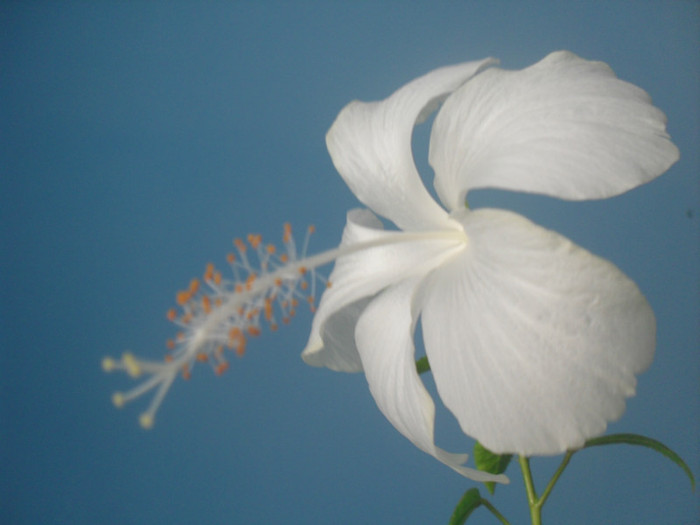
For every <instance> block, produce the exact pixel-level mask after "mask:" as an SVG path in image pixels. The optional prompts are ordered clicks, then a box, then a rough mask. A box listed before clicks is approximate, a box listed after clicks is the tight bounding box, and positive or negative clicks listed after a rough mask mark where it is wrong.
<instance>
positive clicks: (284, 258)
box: [280, 253, 289, 263]
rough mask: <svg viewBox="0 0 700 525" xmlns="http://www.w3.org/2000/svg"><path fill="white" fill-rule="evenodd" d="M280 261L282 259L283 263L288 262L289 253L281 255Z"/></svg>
mask: <svg viewBox="0 0 700 525" xmlns="http://www.w3.org/2000/svg"><path fill="white" fill-rule="evenodd" d="M280 261H282V262H283V263H286V262H287V261H289V255H287V254H286V253H283V254H282V255H280Z"/></svg>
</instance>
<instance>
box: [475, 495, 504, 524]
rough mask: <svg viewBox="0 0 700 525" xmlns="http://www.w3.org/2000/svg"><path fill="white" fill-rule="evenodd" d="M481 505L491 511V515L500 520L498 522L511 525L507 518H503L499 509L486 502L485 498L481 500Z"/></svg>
mask: <svg viewBox="0 0 700 525" xmlns="http://www.w3.org/2000/svg"><path fill="white" fill-rule="evenodd" d="M481 504H482V505H483V506H484V507H486V508H487V509H489V510H490V511H491V514H493V515H494V516H496V518H498V520H499V521H500V522H501V523H503V525H510V522H509V521H508V520H507V519H506V518H505V516H503V514H501V513H500V512H498V509H497V508H496V507H494V506H493V505H492V504H491V502H490V501H488V500H485V499H484V498H481Z"/></svg>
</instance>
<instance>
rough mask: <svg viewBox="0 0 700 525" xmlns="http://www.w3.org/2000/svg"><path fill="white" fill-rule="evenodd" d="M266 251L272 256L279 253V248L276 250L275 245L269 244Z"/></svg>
mask: <svg viewBox="0 0 700 525" xmlns="http://www.w3.org/2000/svg"><path fill="white" fill-rule="evenodd" d="M265 249H266V250H267V253H269V254H270V255H272V254H273V253H275V252H276V251H277V248H275V245H274V244H268V245H267V247H266V248H265Z"/></svg>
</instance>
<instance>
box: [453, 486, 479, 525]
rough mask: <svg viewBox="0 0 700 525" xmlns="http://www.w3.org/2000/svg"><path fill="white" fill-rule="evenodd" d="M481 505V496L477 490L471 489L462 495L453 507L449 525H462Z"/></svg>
mask: <svg viewBox="0 0 700 525" xmlns="http://www.w3.org/2000/svg"><path fill="white" fill-rule="evenodd" d="M479 505H481V494H479V489H477V488H472V489H469V490H468V491H466V492H465V493H464V496H462V499H460V500H459V503H457V506H456V507H455V510H454V512H453V513H452V517H451V518H450V523H449V525H463V524H464V522H465V521H467V518H468V517H469V515H470V514H471V513H472V512H474V510H475V509H477V508H478V507H479Z"/></svg>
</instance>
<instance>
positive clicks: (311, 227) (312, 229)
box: [309, 224, 316, 233]
mask: <svg viewBox="0 0 700 525" xmlns="http://www.w3.org/2000/svg"><path fill="white" fill-rule="evenodd" d="M315 231H316V226H314V225H313V224H309V233H313V232H315Z"/></svg>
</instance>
